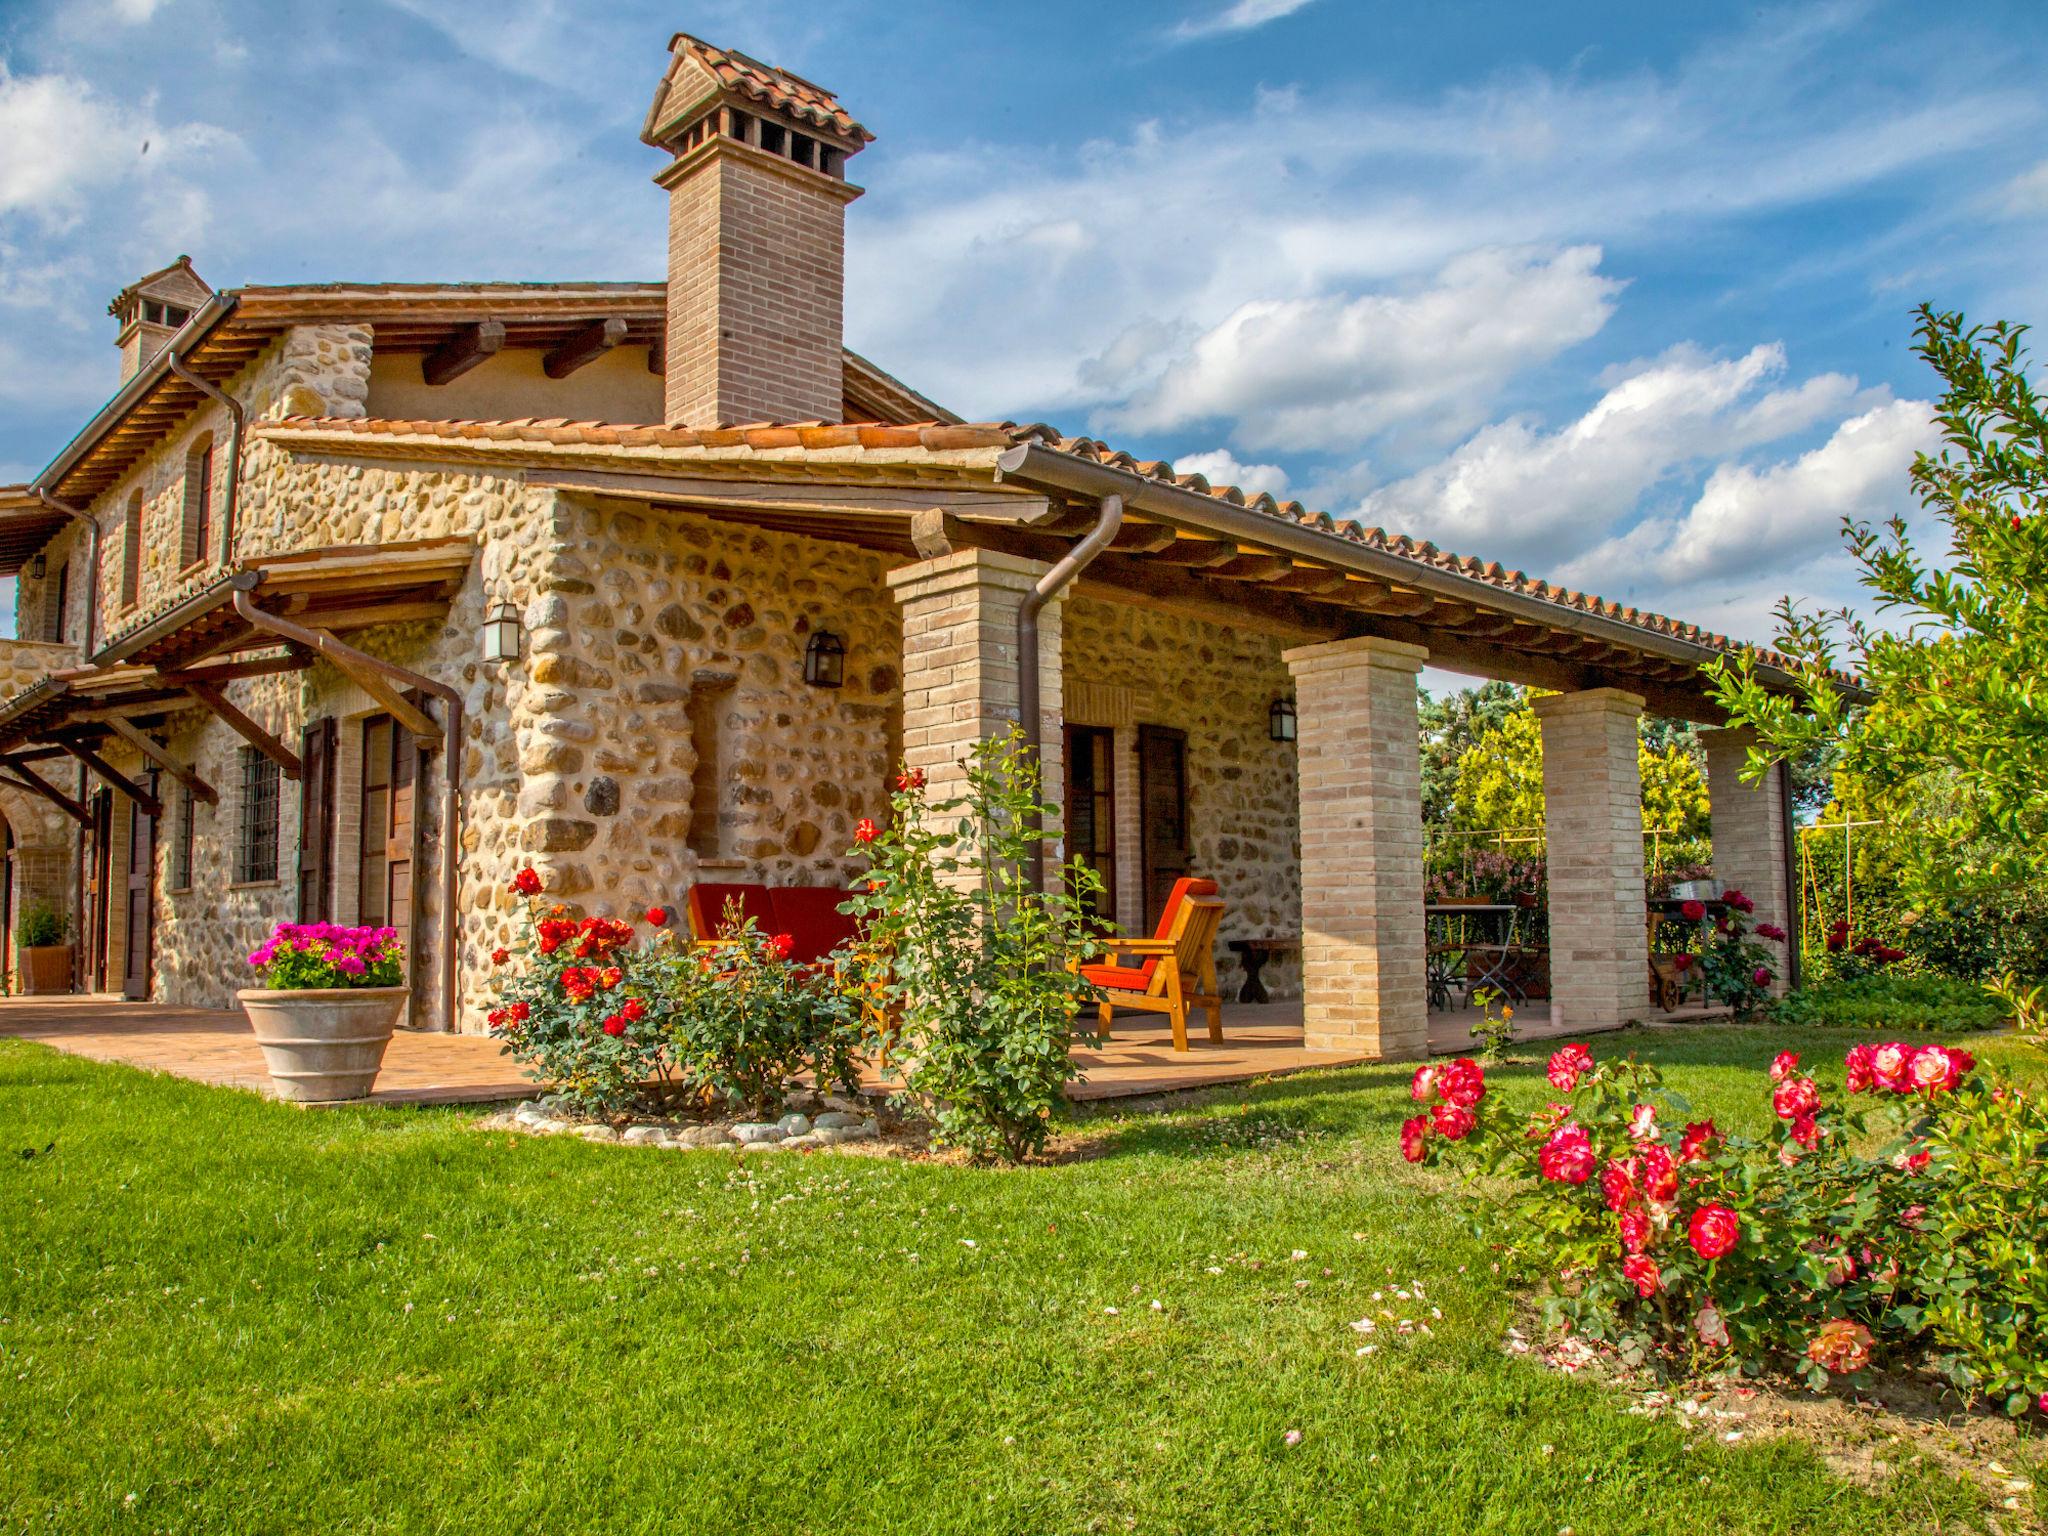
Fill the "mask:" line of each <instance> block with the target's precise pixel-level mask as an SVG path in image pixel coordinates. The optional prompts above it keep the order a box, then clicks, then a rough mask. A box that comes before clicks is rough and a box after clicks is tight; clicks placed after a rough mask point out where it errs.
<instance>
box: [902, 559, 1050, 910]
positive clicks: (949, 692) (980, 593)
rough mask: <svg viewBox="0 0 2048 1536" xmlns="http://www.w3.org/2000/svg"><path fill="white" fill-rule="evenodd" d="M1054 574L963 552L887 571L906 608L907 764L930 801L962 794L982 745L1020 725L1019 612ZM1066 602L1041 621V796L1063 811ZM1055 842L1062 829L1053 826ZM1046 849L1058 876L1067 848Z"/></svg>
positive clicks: (1034, 564)
mask: <svg viewBox="0 0 2048 1536" xmlns="http://www.w3.org/2000/svg"><path fill="white" fill-rule="evenodd" d="M1048 569H1049V567H1048V566H1046V565H1045V564H1043V563H1042V562H1040V561H1036V560H1026V559H1023V558H1021V557H1019V556H1016V555H1006V554H1001V553H998V552H996V551H994V550H986V549H967V550H960V551H958V552H957V553H954V554H950V555H942V556H940V557H939V558H937V559H935V560H923V561H919V562H918V563H917V564H916V565H906V566H903V567H901V568H900V569H898V570H894V571H891V572H890V573H889V578H888V579H889V588H890V590H891V591H892V592H893V593H894V594H895V597H896V601H897V603H898V604H899V605H900V606H901V607H902V610H903V759H904V761H905V762H906V763H908V764H909V765H910V766H911V767H912V768H922V769H923V770H924V773H925V781H926V783H927V784H928V785H929V786H930V793H931V798H932V799H934V800H944V799H948V798H950V797H952V796H954V795H957V794H959V793H960V792H961V791H962V789H963V788H964V787H965V783H966V776H965V774H964V772H963V771H962V769H961V763H962V761H963V760H964V759H965V758H966V757H967V755H968V754H969V752H970V751H971V750H972V748H973V746H974V744H975V743H976V742H977V741H981V740H984V739H986V738H987V737H990V736H993V735H995V734H997V733H998V732H1000V731H1002V730H1005V729H1006V728H1008V727H1009V726H1010V725H1013V724H1015V723H1016V720H1017V710H1018V707H1019V700H1018V689H1017V678H1018V672H1017V610H1018V609H1019V607H1020V606H1021V605H1022V604H1023V601H1024V596H1025V594H1026V593H1027V592H1029V591H1030V590H1031V588H1032V587H1033V586H1034V585H1035V584H1036V583H1037V581H1038V578H1039V577H1040V576H1041V575H1043V574H1044V573H1045V572H1046V571H1047V570H1048ZM1060 674H1061V668H1060V604H1059V603H1058V602H1053V603H1050V604H1048V605H1047V606H1046V607H1045V609H1044V610H1043V611H1041V612H1040V614H1039V616H1038V690H1039V692H1038V698H1039V708H1040V720H1039V765H1040V774H1041V777H1042V780H1043V786H1042V791H1041V798H1043V799H1044V800H1046V801H1047V802H1048V803H1050V804H1051V805H1053V806H1054V807H1055V808H1057V807H1058V806H1059V804H1060V801H1061V797H1062V795H1063V794H1064V791H1065V785H1066V773H1065V764H1064V757H1065V754H1064V751H1063V742H1062V739H1061V730H1060V722H1061V719H1062V703H1061V682H1060ZM1047 830H1048V833H1049V835H1051V836H1052V837H1054V838H1056V837H1057V832H1058V828H1057V825H1056V824H1055V825H1053V826H1050V827H1048V829H1047ZM1062 846H1063V845H1062V844H1060V843H1059V842H1057V841H1055V842H1054V843H1053V845H1052V846H1049V847H1048V848H1047V849H1046V861H1045V862H1046V874H1047V878H1048V879H1049V880H1050V879H1052V878H1054V877H1055V876H1056V872H1057V870H1058V868H1059V865H1060V862H1061V847H1062Z"/></svg>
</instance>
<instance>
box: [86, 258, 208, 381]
mask: <svg viewBox="0 0 2048 1536" xmlns="http://www.w3.org/2000/svg"><path fill="white" fill-rule="evenodd" d="M212 297H213V290H212V289H211V288H209V287H207V286H206V283H205V281H204V279H202V278H201V277H200V276H199V274H198V273H197V272H194V271H193V270H192V258H191V257H190V256H180V257H179V258H178V259H177V260H176V261H174V262H172V263H171V264H170V265H169V266H168V267H159V268H157V270H156V271H154V272H151V273H150V274H149V275H148V276H146V277H138V278H137V279H136V280H135V281H134V282H132V283H130V284H129V285H128V286H127V287H126V288H123V289H122V290H121V291H120V292H119V293H117V294H115V295H114V301H113V303H111V304H109V305H108V306H107V313H108V314H110V315H112V316H113V317H114V320H115V323H116V324H117V325H118V326H119V327H120V329H119V331H118V332H116V334H115V337H114V345H115V346H117V347H119V348H120V349H121V382H122V383H124V384H125V383H127V382H128V380H130V379H132V378H134V377H135V375H136V374H137V373H139V372H141V371H142V366H143V364H145V363H147V362H148V361H149V360H150V359H151V358H153V357H155V356H156V355H157V353H159V352H161V351H163V349H164V345H165V343H166V342H168V341H169V340H170V339H171V338H172V337H173V336H175V335H177V334H178V327H180V326H181V325H183V324H184V323H185V322H186V321H187V320H189V319H191V318H192V311H193V310H195V309H197V308H198V307H199V306H200V305H202V304H204V303H205V302H206V301H207V300H208V299H210V298H212Z"/></svg>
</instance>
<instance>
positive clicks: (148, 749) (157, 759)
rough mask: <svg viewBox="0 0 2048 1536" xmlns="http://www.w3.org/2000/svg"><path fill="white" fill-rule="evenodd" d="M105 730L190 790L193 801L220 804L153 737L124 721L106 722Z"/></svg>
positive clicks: (203, 782) (208, 787) (211, 791)
mask: <svg viewBox="0 0 2048 1536" xmlns="http://www.w3.org/2000/svg"><path fill="white" fill-rule="evenodd" d="M107 729H108V730H110V731H112V732H113V733H114V734H115V735H116V736H118V737H120V738H121V739H122V740H123V741H125V742H127V743H128V745H129V746H131V747H133V748H134V749H135V750H136V751H138V752H140V753H141V754H142V755H143V756H144V757H146V758H148V759H149V760H150V761H151V762H152V763H155V764H156V765H157V767H159V768H161V769H163V771H164V772H165V773H168V774H169V775H170V776H171V777H172V778H174V779H176V780H177V781H178V782H179V783H180V784H182V785H184V786H185V787H186V788H187V789H189V790H191V791H192V798H193V799H195V800H203V801H205V802H206V803H207V804H208V805H219V804H220V796H219V795H218V794H217V793H215V791H214V788H213V786H212V785H211V784H209V783H207V782H206V780H204V779H202V778H201V777H199V775H198V774H196V773H194V772H193V771H192V770H191V769H190V768H187V767H186V766H185V765H184V764H183V763H181V762H179V761H178V760H177V759H176V758H174V757H172V756H171V754H170V751H169V749H167V748H166V747H165V746H164V744H163V743H162V742H160V741H158V740H157V739H156V738H155V737H154V736H151V735H149V734H147V733H146V732H143V731H138V730H137V729H136V728H135V727H134V726H132V725H130V724H129V723H128V722H127V721H126V720H119V719H115V720H109V721H107Z"/></svg>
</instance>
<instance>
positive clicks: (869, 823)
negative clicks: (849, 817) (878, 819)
mask: <svg viewBox="0 0 2048 1536" xmlns="http://www.w3.org/2000/svg"><path fill="white" fill-rule="evenodd" d="M853 835H854V838H855V839H856V840H857V841H859V842H863V843H872V842H873V841H874V840H875V839H876V838H878V837H880V836H881V835H882V833H881V829H880V828H879V827H877V826H876V825H875V823H874V818H873V817H870V816H863V817H861V819H860V820H859V821H858V822H856V823H855V824H854V828H853Z"/></svg>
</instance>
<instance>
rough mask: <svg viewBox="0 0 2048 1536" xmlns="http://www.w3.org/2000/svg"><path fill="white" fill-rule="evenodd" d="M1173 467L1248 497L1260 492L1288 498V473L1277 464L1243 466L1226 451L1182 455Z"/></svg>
mask: <svg viewBox="0 0 2048 1536" xmlns="http://www.w3.org/2000/svg"><path fill="white" fill-rule="evenodd" d="M1173 467H1174V470H1175V472H1176V473H1178V474H1183V475H1201V476H1202V477H1203V478H1205V479H1206V480H1207V481H1208V482H1209V483H1210V484H1211V485H1234V486H1236V487H1237V488H1238V489H1239V490H1241V491H1243V492H1244V493H1245V495H1247V496H1256V495H1258V494H1259V492H1261V491H1264V492H1266V493H1267V494H1268V495H1271V496H1274V497H1276V498H1279V499H1281V500H1285V499H1286V496H1287V485H1288V480H1287V471H1286V470H1284V469H1282V468H1281V467H1280V466H1279V465H1278V464H1241V463H1239V462H1238V460H1237V458H1236V456H1235V455H1233V454H1232V453H1231V452H1230V450H1229V449H1227V448H1212V449H1210V450H1209V451H1208V452H1207V453H1184V454H1181V455H1179V456H1178V457H1177V458H1175V459H1174V461H1173Z"/></svg>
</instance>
